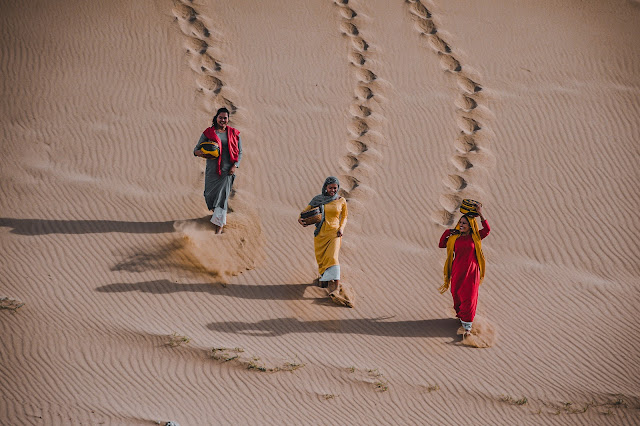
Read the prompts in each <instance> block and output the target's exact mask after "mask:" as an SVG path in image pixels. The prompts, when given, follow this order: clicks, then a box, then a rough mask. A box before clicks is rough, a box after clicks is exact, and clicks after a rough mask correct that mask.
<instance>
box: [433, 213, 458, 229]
mask: <svg viewBox="0 0 640 426" xmlns="http://www.w3.org/2000/svg"><path fill="white" fill-rule="evenodd" d="M431 220H433V221H434V222H435V223H437V224H438V225H440V226H451V225H452V224H453V213H451V212H448V211H447V210H437V211H435V212H433V213H431Z"/></svg>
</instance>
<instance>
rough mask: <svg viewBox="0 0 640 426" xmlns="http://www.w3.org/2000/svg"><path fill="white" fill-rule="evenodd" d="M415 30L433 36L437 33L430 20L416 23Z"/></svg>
mask: <svg viewBox="0 0 640 426" xmlns="http://www.w3.org/2000/svg"><path fill="white" fill-rule="evenodd" d="M415 25H416V28H417V30H418V31H419V32H421V33H423V34H427V35H429V34H435V33H437V32H438V29H437V28H436V24H434V23H433V21H432V20H431V19H420V20H418V21H416V24H415Z"/></svg>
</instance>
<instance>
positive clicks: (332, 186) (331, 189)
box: [327, 183, 338, 197]
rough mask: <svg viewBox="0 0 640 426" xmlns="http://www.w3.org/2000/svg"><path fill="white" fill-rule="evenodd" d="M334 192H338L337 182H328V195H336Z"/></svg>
mask: <svg viewBox="0 0 640 426" xmlns="http://www.w3.org/2000/svg"><path fill="white" fill-rule="evenodd" d="M336 192H338V184H337V183H330V184H329V185H327V194H328V195H329V196H330V197H333V196H334V195H336Z"/></svg>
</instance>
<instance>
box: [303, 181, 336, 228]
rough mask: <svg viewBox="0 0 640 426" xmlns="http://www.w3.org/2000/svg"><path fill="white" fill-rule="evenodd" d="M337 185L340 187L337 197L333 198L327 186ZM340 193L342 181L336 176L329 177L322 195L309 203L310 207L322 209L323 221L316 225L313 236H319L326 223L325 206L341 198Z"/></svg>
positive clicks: (323, 187) (323, 186)
mask: <svg viewBox="0 0 640 426" xmlns="http://www.w3.org/2000/svg"><path fill="white" fill-rule="evenodd" d="M332 183H335V184H337V185H338V191H336V193H335V195H333V196H331V195H329V194H328V193H327V186H329V185H331V184H332ZM339 191H340V181H339V180H338V178H337V177H335V176H329V177H328V178H326V179H325V180H324V185H322V194H319V195H316V196H315V197H313V198H312V199H311V201H309V205H310V206H311V207H320V212H321V213H322V220H321V221H320V222H318V223H316V230H315V231H313V235H314V236H317V235H318V234H319V233H320V228H322V224H323V223H324V205H325V204H327V203H330V202H332V201H335V200H337V199H338V198H340V195H338V192H339Z"/></svg>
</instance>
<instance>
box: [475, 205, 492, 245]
mask: <svg viewBox="0 0 640 426" xmlns="http://www.w3.org/2000/svg"><path fill="white" fill-rule="evenodd" d="M478 216H480V223H481V224H482V229H481V230H480V231H479V234H480V239H481V240H482V239H484V237H486V236H487V235H489V232H491V228H490V227H489V222H487V219H485V218H484V215H483V214H482V206H479V207H478Z"/></svg>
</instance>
